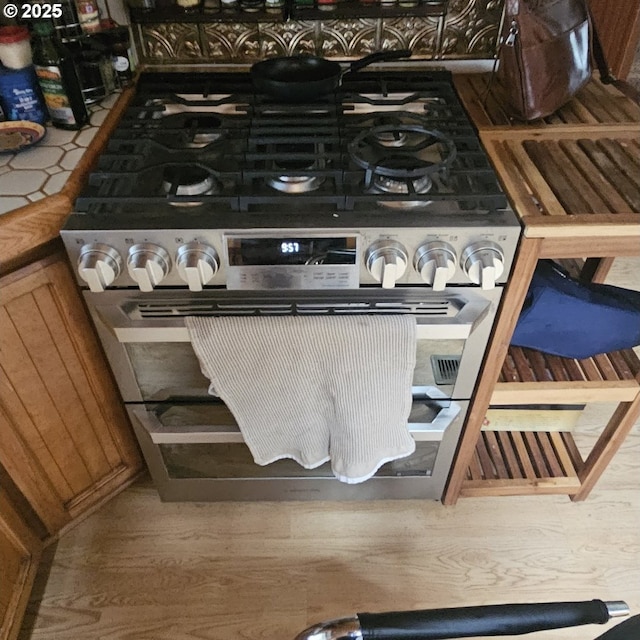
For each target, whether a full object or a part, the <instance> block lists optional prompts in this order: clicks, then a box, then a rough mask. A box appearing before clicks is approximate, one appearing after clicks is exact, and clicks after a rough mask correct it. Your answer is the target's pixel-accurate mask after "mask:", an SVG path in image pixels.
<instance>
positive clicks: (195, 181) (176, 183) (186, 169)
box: [162, 164, 222, 207]
mask: <svg viewBox="0 0 640 640" xmlns="http://www.w3.org/2000/svg"><path fill="white" fill-rule="evenodd" d="M221 190H222V185H221V184H220V181H219V180H218V179H217V178H216V177H215V176H213V175H211V173H210V172H209V171H207V170H206V169H204V168H202V167H199V166H197V165H192V164H177V165H175V164H174V165H168V166H166V167H165V168H164V170H163V172H162V191H163V192H164V193H166V194H167V195H168V196H180V197H182V196H194V197H199V196H211V195H218V194H219V193H220V192H221ZM169 204H171V205H173V206H174V207H195V206H198V205H201V204H202V202H201V201H198V200H194V201H179V202H177V201H176V202H170V203H169Z"/></svg>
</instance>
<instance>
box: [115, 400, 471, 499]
mask: <svg viewBox="0 0 640 640" xmlns="http://www.w3.org/2000/svg"><path fill="white" fill-rule="evenodd" d="M415 391H416V394H415V395H414V403H413V408H412V411H411V415H410V417H409V425H408V427H409V431H410V433H411V434H412V436H413V438H414V439H415V441H416V450H415V452H414V453H413V454H412V455H411V456H408V457H407V458H403V459H401V460H394V461H393V462H389V463H387V464H385V465H383V466H382V467H381V468H380V469H379V470H378V472H377V474H376V475H375V476H374V477H373V478H371V479H369V480H367V481H365V482H363V483H361V484H358V485H347V484H344V483H342V482H340V481H338V480H337V479H336V478H335V477H334V476H333V473H332V471H331V466H330V463H326V464H324V465H322V466H320V467H317V468H316V469H305V468H304V467H302V466H300V465H299V464H298V463H296V462H295V461H294V460H287V459H285V460H278V461H276V462H273V463H271V464H269V465H266V466H259V465H257V464H255V462H254V461H253V457H252V455H251V453H250V451H249V449H248V447H247V446H246V444H245V443H244V440H243V438H242V433H241V432H240V430H239V428H238V426H237V424H236V422H235V420H234V418H233V416H232V415H231V413H230V412H229V411H228V410H227V409H226V407H225V406H224V405H223V404H221V403H212V402H209V403H188V402H186V403H180V404H173V403H166V404H165V403H159V404H146V405H128V406H127V410H128V412H129V415H130V417H131V420H132V423H133V425H134V429H135V431H136V435H137V437H138V441H139V442H140V445H141V447H142V451H143V454H144V456H145V459H146V461H147V464H148V466H149V469H150V472H151V476H152V479H153V481H154V484H155V485H156V488H157V489H158V492H159V494H160V497H161V498H162V499H163V500H166V501H183V500H191V501H217V500H340V499H351V500H367V499H400V498H421V499H424V498H429V499H434V500H438V499H440V498H441V496H442V492H443V490H444V484H445V482H446V479H447V474H448V472H449V468H450V466H451V461H452V459H453V455H454V453H455V448H456V445H457V442H458V438H459V436H460V432H461V429H462V424H463V421H464V417H465V414H466V411H467V406H468V403H467V402H466V401H451V400H448V399H445V398H442V397H440V396H441V395H442V394H440V393H438V391H437V390H435V389H432V388H418V389H416V390H415Z"/></svg>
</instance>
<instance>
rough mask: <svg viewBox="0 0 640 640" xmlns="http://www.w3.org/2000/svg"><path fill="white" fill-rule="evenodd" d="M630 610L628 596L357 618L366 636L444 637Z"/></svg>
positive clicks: (396, 639)
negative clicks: (615, 599)
mask: <svg viewBox="0 0 640 640" xmlns="http://www.w3.org/2000/svg"><path fill="white" fill-rule="evenodd" d="M628 613H629V608H628V607H627V605H626V603H624V602H603V601H602V600H591V601H586V602H551V603H536V604H500V605H487V606H479V607H458V608H449V609H427V610H425V611H396V612H388V613H359V614H358V615H357V618H358V621H359V623H360V632H361V634H362V640H444V639H445V638H471V637H477V636H510V635H519V634H524V633H532V632H534V631H543V630H545V629H561V628H564V627H574V626H578V625H583V624H604V623H605V622H607V621H608V620H609V619H610V618H611V617H613V616H619V615H628Z"/></svg>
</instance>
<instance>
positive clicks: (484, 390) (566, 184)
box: [443, 75, 640, 504]
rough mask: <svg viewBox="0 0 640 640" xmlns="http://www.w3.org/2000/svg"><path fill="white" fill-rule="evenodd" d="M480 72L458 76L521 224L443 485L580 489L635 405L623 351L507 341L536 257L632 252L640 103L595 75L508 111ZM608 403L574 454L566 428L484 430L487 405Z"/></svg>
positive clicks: (631, 361)
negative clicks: (560, 103) (553, 100)
mask: <svg viewBox="0 0 640 640" xmlns="http://www.w3.org/2000/svg"><path fill="white" fill-rule="evenodd" d="M487 81H488V77H487V76H482V75H475V76H460V77H458V78H457V86H458V90H459V91H460V94H461V97H462V99H463V101H464V103H465V106H466V107H467V109H468V111H469V113H470V115H471V116H472V118H473V119H474V121H475V123H476V126H477V127H478V129H479V132H480V137H481V138H482V141H483V143H484V145H485V147H486V148H487V151H488V153H489V156H490V157H491V160H492V162H493V164H494V166H495V167H496V169H497V171H498V173H499V175H500V177H501V180H502V183H503V187H504V189H505V192H506V193H507V195H508V196H509V199H510V201H511V203H512V205H513V207H514V209H515V211H516V213H517V214H518V215H519V217H520V219H521V221H522V224H523V237H522V239H521V242H520V246H519V249H518V253H517V256H516V260H515V263H514V267H513V272H512V274H511V278H510V282H509V285H508V286H507V288H506V290H505V294H504V296H503V300H502V302H501V308H500V312H499V316H498V320H497V322H496V326H495V329H494V333H493V336H492V338H491V342H490V344H489V347H488V350H487V355H486V358H485V364H484V367H483V371H482V374H481V379H480V381H479V383H478V387H477V389H476V394H475V397H474V399H473V401H472V403H471V406H470V410H469V414H468V417H467V423H466V425H465V429H464V432H463V435H462V438H461V442H460V446H459V449H458V452H457V455H456V459H455V461H454V465H453V468H452V472H451V475H450V478H449V482H448V485H447V487H446V489H445V493H444V495H443V502H444V503H445V504H454V503H455V502H456V500H457V499H458V497H460V496H489V495H493V496H495V495H523V494H551V493H554V494H566V495H568V496H570V497H571V499H572V500H576V501H577V500H584V499H585V498H586V497H587V495H588V494H589V492H590V491H591V489H592V488H593V486H594V485H595V484H596V482H597V480H598V478H599V477H600V476H601V474H602V472H603V471H604V469H605V468H606V466H607V465H608V463H609V462H610V461H611V459H612V458H613V456H614V455H615V453H616V451H617V450H618V448H619V447H620V445H621V444H622V442H623V441H624V438H625V437H626V435H627V434H628V432H629V430H630V429H631V427H632V426H633V424H634V422H635V421H636V419H637V418H638V416H639V415H640V360H638V357H637V356H636V354H635V352H634V351H633V350H625V351H619V352H615V353H610V354H602V355H597V356H594V357H593V358H588V359H586V360H571V359H566V358H558V357H555V356H549V355H545V354H542V353H539V352H536V351H534V350H531V349H520V348H516V347H511V346H510V345H509V342H510V339H511V335H512V334H513V330H514V327H515V324H516V322H517V318H518V315H519V312H520V309H521V308H522V304H523V302H524V299H525V296H526V293H527V291H528V288H529V283H530V282H531V278H532V276H533V272H534V270H535V267H536V265H537V262H538V260H540V259H543V258H552V259H555V260H558V261H565V262H567V261H568V264H569V266H570V267H571V269H572V271H573V272H574V273H577V272H578V271H579V272H580V275H581V276H582V277H583V278H584V279H586V280H591V281H603V280H604V278H605V277H606V274H607V271H608V269H609V267H610V265H611V263H612V261H613V259H614V258H615V257H616V256H625V255H640V187H639V186H638V182H637V176H638V175H640V142H639V136H638V133H639V131H640V124H639V123H640V107H639V106H638V105H636V104H635V103H633V102H632V101H630V100H629V99H628V98H626V97H625V96H624V95H622V94H621V93H619V92H618V91H617V90H616V89H614V88H613V87H610V86H606V85H604V84H602V83H601V82H600V81H599V80H598V79H597V78H594V80H592V82H590V83H589V85H587V87H585V88H584V89H583V90H582V91H581V92H580V93H579V94H578V96H576V98H575V99H574V100H573V101H572V102H571V103H569V104H568V105H566V106H565V107H564V108H563V109H561V110H560V111H559V112H558V113H556V114H554V115H553V116H552V117H549V118H546V119H544V120H540V121H536V122H534V123H517V122H513V121H512V120H510V119H509V117H508V115H507V114H506V113H505V112H504V111H503V110H502V108H501V106H500V102H499V100H497V99H496V98H495V97H494V96H493V94H490V95H489V98H488V100H486V101H484V99H483V97H484V93H485V87H486V83H487ZM590 402H617V403H618V404H617V408H616V409H615V411H614V413H613V415H612V416H611V418H610V420H609V422H608V423H607V424H606V425H604V426H603V429H602V431H601V433H600V435H599V437H598V440H597V441H596V443H595V445H594V447H593V448H592V450H591V451H590V452H589V453H588V455H587V456H586V457H585V458H584V459H583V457H582V455H581V454H580V452H579V451H578V448H577V446H576V444H575V442H574V439H573V436H572V434H571V433H570V432H567V431H555V430H552V429H549V428H547V429H545V430H541V431H491V430H483V422H484V419H485V416H486V413H487V409H488V408H489V407H490V406H491V405H527V404H535V403H547V404H551V405H553V404H566V403H590Z"/></svg>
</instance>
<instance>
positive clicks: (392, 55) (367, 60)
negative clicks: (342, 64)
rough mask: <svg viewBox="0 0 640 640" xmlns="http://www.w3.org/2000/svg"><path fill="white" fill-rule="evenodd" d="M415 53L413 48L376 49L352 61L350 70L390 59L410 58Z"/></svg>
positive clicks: (356, 69) (357, 69)
mask: <svg viewBox="0 0 640 640" xmlns="http://www.w3.org/2000/svg"><path fill="white" fill-rule="evenodd" d="M412 54H413V51H411V49H396V50H394V51H376V52H374V53H370V54H369V55H368V56H365V57H364V58H361V59H360V60H356V61H355V62H352V63H351V65H350V66H349V71H359V70H360V69H362V68H364V67H368V66H369V65H370V64H373V63H374V62H389V60H399V59H401V58H410V57H411V56H412Z"/></svg>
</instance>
